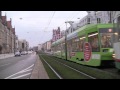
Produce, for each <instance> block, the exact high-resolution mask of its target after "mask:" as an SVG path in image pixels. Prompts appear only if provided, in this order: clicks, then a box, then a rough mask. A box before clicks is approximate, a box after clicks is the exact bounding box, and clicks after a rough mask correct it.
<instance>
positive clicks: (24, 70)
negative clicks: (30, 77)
mask: <svg viewBox="0 0 120 90" xmlns="http://www.w3.org/2000/svg"><path fill="white" fill-rule="evenodd" d="M33 66H34V64H32V65H31V66H29V67H27V68H26V69H23V70H21V71H19V72H17V73H14V74H12V75H10V76H8V77H6V78H5V79H9V78H10V77H12V76H15V75H17V74H19V73H23V72H27V71H29V70H28V69H30V68H31V67H33ZM30 70H32V69H30Z"/></svg>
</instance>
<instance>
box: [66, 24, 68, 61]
mask: <svg viewBox="0 0 120 90" xmlns="http://www.w3.org/2000/svg"><path fill="white" fill-rule="evenodd" d="M65 23H66V30H65V59H66V60H67V23H68V22H65Z"/></svg>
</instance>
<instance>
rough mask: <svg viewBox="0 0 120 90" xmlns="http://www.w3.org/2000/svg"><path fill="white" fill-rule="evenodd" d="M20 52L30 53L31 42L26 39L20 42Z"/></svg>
mask: <svg viewBox="0 0 120 90" xmlns="http://www.w3.org/2000/svg"><path fill="white" fill-rule="evenodd" d="M17 42H18V50H19V51H21V52H22V51H28V50H29V42H28V41H26V40H25V39H21V40H18V41H17Z"/></svg>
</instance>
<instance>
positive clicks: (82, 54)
mask: <svg viewBox="0 0 120 90" xmlns="http://www.w3.org/2000/svg"><path fill="white" fill-rule="evenodd" d="M113 36H114V31H113V24H89V25H85V26H83V27H81V28H79V29H78V30H76V31H74V32H73V33H71V34H69V35H67V50H65V37H64V38H62V39H60V40H58V41H56V42H54V43H53V44H52V49H53V50H54V53H58V52H59V54H57V55H56V54H54V55H55V56H57V57H59V58H63V59H65V52H66V51H67V59H68V60H70V61H73V62H76V63H79V64H83V65H89V66H101V65H103V64H105V63H106V64H108V63H111V62H113V61H114V60H113V58H112V54H113Z"/></svg>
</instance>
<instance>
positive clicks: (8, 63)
mask: <svg viewBox="0 0 120 90" xmlns="http://www.w3.org/2000/svg"><path fill="white" fill-rule="evenodd" d="M9 64H11V63H8V64H4V65H1V66H0V67H3V66H6V65H9Z"/></svg>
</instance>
